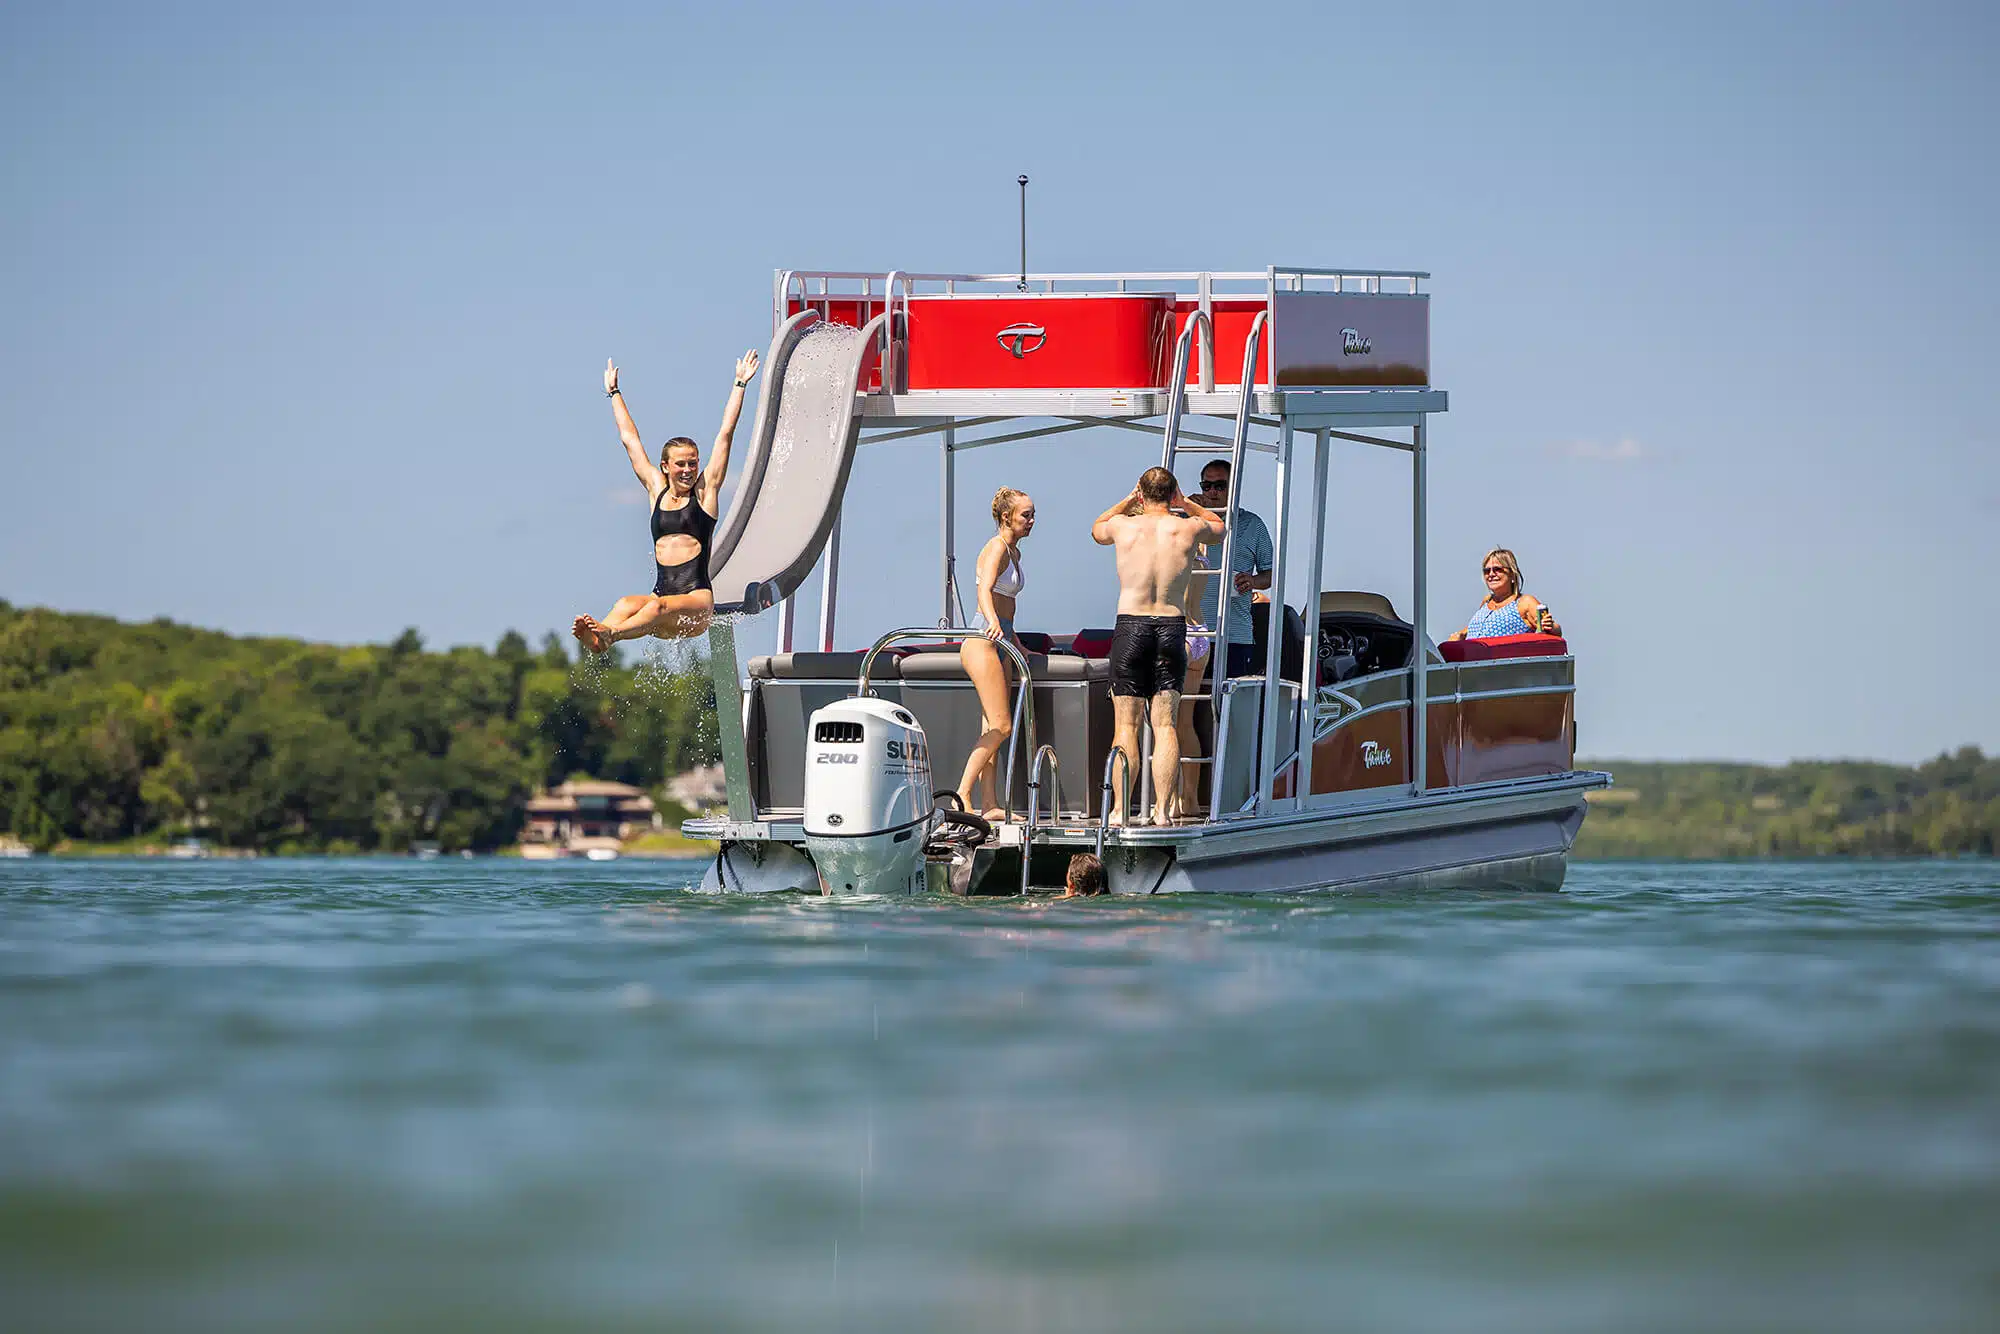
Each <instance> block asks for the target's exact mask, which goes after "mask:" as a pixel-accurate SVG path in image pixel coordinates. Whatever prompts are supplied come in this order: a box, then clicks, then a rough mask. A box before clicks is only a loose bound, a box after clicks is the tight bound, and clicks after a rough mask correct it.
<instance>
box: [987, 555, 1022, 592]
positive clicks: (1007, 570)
mask: <svg viewBox="0 0 2000 1334" xmlns="http://www.w3.org/2000/svg"><path fill="white" fill-rule="evenodd" d="M1027 586H1028V578H1027V576H1026V575H1024V574H1022V573H1021V553H1020V552H1018V551H1017V552H1015V553H1014V554H1013V557H1012V558H1011V559H1008V560H1006V561H1003V562H1002V563H1001V566H1000V573H998V574H996V575H994V576H993V591H994V592H995V593H998V594H999V595H1000V596H1001V597H1003V598H1017V597H1019V596H1021V590H1022V589H1024V588H1026V587H1027Z"/></svg>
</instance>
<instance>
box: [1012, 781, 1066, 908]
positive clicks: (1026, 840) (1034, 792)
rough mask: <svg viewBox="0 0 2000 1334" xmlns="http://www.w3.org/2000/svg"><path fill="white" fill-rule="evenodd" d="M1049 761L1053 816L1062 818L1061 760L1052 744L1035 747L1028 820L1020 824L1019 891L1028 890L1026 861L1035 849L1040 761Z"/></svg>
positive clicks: (1039, 814) (1029, 784)
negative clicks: (1052, 787)
mask: <svg viewBox="0 0 2000 1334" xmlns="http://www.w3.org/2000/svg"><path fill="white" fill-rule="evenodd" d="M1043 760H1047V761H1048V763H1049V775H1050V777H1052V778H1054V779H1055V788H1056V804H1055V817H1056V819H1057V820H1058V821H1060V820H1061V819H1062V761H1061V760H1059V759H1057V758H1056V748H1055V747H1054V746H1037V747H1035V759H1034V763H1033V764H1032V765H1031V766H1030V767H1029V769H1028V822H1027V823H1026V824H1025V825H1023V826H1021V893H1022V894H1023V895H1026V894H1027V892H1028V862H1029V860H1030V854H1031V853H1033V852H1034V850H1035V825H1036V823H1037V822H1038V821H1039V820H1040V818H1041V803H1042V761H1043Z"/></svg>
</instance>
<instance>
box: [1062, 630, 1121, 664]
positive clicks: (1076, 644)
mask: <svg viewBox="0 0 2000 1334" xmlns="http://www.w3.org/2000/svg"><path fill="white" fill-rule="evenodd" d="M1069 651H1070V652H1072V653H1074V654H1076V655H1077V656H1079V657H1084V658H1108V657H1110V656H1111V632H1110V631H1109V630H1079V631H1077V632H1076V634H1075V635H1074V636H1073V637H1072V638H1071V639H1070V641H1069Z"/></svg>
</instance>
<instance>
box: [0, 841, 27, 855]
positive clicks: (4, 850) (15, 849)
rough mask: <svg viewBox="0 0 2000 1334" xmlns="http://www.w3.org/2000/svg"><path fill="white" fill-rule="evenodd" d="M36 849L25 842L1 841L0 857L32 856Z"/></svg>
mask: <svg viewBox="0 0 2000 1334" xmlns="http://www.w3.org/2000/svg"><path fill="white" fill-rule="evenodd" d="M34 855H35V850H34V849H33V848H31V847H29V846H28V845H27V844H25V843H0V857H32V856H34Z"/></svg>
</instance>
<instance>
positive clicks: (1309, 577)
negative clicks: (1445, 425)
mask: <svg viewBox="0 0 2000 1334" xmlns="http://www.w3.org/2000/svg"><path fill="white" fill-rule="evenodd" d="M1328 444H1329V441H1328V439H1327V434H1326V430H1325V428H1321V429H1320V430H1317V431H1314V432H1313V480H1312V507H1313V508H1312V514H1313V517H1312V555H1311V556H1310V557H1309V558H1308V559H1307V561H1306V587H1305V596H1304V597H1303V598H1302V599H1301V605H1302V606H1303V607H1304V608H1305V618H1306V661H1305V670H1304V671H1303V673H1301V675H1302V678H1303V679H1302V680H1300V682H1299V730H1298V756H1299V767H1298V770H1297V775H1298V782H1297V783H1296V784H1295V785H1294V786H1293V788H1292V809H1293V810H1304V809H1305V805H1306V798H1307V797H1309V796H1311V795H1312V775H1313V744H1314V742H1315V741H1316V740H1317V739H1318V737H1319V587H1320V584H1321V583H1322V582H1323V581H1324V580H1325V577H1326V472H1327V448H1328Z"/></svg>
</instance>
